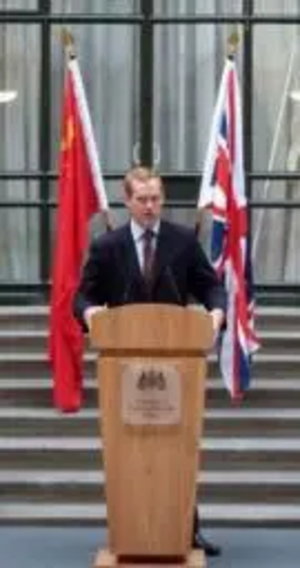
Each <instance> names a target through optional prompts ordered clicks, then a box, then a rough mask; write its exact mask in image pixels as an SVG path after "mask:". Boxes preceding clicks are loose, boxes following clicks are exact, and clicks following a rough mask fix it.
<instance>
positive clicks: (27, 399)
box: [0, 368, 300, 413]
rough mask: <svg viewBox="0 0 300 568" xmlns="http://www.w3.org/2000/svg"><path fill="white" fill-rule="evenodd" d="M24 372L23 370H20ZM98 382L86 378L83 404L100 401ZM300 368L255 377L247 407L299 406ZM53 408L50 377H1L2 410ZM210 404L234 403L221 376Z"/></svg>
mask: <svg viewBox="0 0 300 568" xmlns="http://www.w3.org/2000/svg"><path fill="white" fill-rule="evenodd" d="M19 373H20V371H19ZM97 388H98V387H97V383H96V380H95V379H88V378H87V379H84V380H83V398H84V402H83V407H84V408H96V407H97V405H98V393H97ZM299 391H300V368H299V369H298V377H297V378H296V376H295V378H285V377H282V378H272V376H271V377H270V378H262V376H260V377H257V378H255V377H253V379H252V383H251V388H250V389H249V391H248V392H247V393H246V394H245V397H244V400H243V401H242V402H241V405H242V407H243V408H248V409H255V408H261V407H264V406H267V407H268V408H270V409H276V408H277V409H279V408H287V409H289V408H294V409H297V408H298V406H299V403H298V401H299V394H300V393H299ZM29 406H30V407H32V408H35V409H36V408H45V409H46V408H49V409H50V408H52V407H53V385H52V381H51V380H50V378H44V377H43V376H42V377H41V378H27V375H25V376H23V377H21V376H20V374H19V376H18V378H13V377H12V378H8V376H7V375H6V378H0V413H1V408H9V407H15V408H16V409H19V408H23V407H26V408H28V407H29ZM206 407H207V408H208V409H212V408H224V409H226V408H230V407H234V406H233V403H232V402H231V400H230V396H229V393H228V392H227V390H226V389H225V387H224V383H223V381H222V379H221V378H219V379H213V378H208V379H207V382H206Z"/></svg>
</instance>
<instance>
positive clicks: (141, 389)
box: [120, 359, 182, 426]
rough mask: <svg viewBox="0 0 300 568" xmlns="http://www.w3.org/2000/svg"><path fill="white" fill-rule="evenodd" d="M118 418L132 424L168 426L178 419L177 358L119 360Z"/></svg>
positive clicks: (178, 376) (178, 384)
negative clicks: (120, 417)
mask: <svg viewBox="0 0 300 568" xmlns="http://www.w3.org/2000/svg"><path fill="white" fill-rule="evenodd" d="M120 365H121V367H122V368H121V382H122V386H121V389H122V400H121V405H122V410H121V413H122V419H123V421H124V424H129V425H132V426H170V425H175V424H179V422H180V420H181V404H182V400H181V386H182V385H181V381H180V361H172V362H170V361H167V362H166V361H165V360H161V361H159V360H155V361H152V362H149V360H148V359H144V360H142V359H141V360H139V361H134V362H130V363H128V362H120Z"/></svg>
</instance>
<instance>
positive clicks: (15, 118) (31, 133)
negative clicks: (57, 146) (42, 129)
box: [0, 25, 41, 170]
mask: <svg viewBox="0 0 300 568" xmlns="http://www.w3.org/2000/svg"><path fill="white" fill-rule="evenodd" d="M39 31H40V30H39V29H38V28H37V26H35V25H30V26H29V25H2V26H0V32H1V35H0V37H1V39H0V43H1V48H0V50H1V60H0V77H1V79H0V90H2V91H6V90H9V91H11V90H12V91H16V92H17V98H16V100H14V101H13V102H11V103H9V104H1V105H0V132H1V142H2V143H1V152H0V170H23V169H24V170H26V169H34V168H37V166H38V156H39V147H38V129H39V98H40V84H39V82H40V63H41V62H40V42H39V38H40V33H39Z"/></svg>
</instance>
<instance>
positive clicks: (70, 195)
mask: <svg viewBox="0 0 300 568" xmlns="http://www.w3.org/2000/svg"><path fill="white" fill-rule="evenodd" d="M75 79H76V77H74V72H73V69H72V66H69V68H68V71H67V76H66V84H65V91H64V104H63V117H62V143H61V155H60V174H59V182H58V212H57V225H56V246H55V250H54V262H53V272H52V295H51V308H50V340H49V356H50V361H51V364H52V367H53V374H54V404H55V406H56V407H57V408H59V409H60V410H62V411H64V412H74V411H76V410H78V409H79V408H80V406H81V402H82V355H83V334H82V331H81V329H80V327H79V325H78V323H77V321H76V320H75V319H74V317H73V315H72V301H73V295H74V291H75V289H76V287H77V284H78V280H79V275H80V269H81V265H82V261H83V255H84V251H85V249H86V247H87V245H88V223H89V220H90V217H91V215H92V214H93V213H95V212H96V211H97V210H98V208H99V206H98V201H97V193H96V190H95V186H94V182H93V176H92V170H91V162H90V159H89V153H88V149H87V145H86V137H85V136H84V124H83V122H82V118H81V117H82V113H80V108H79V105H80V99H79V98H78V96H76V84H75Z"/></svg>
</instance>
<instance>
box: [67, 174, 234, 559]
mask: <svg viewBox="0 0 300 568" xmlns="http://www.w3.org/2000/svg"><path fill="white" fill-rule="evenodd" d="M124 193H125V205H126V207H127V209H128V211H129V214H130V222H129V223H127V224H126V225H124V226H122V227H120V228H118V229H116V230H114V231H111V232H109V233H107V234H106V235H103V236H101V237H98V238H97V239H95V240H94V241H93V242H92V244H91V247H90V251H89V255H88V258H87V261H86V263H85V266H84V268H83V272H82V277H81V282H80V284H79V287H78V290H77V293H76V295H75V298H74V314H75V317H76V318H77V319H78V320H79V322H80V323H81V325H82V326H83V329H84V330H86V331H87V330H88V328H89V321H90V318H91V315H92V313H93V312H94V311H95V309H97V308H96V306H99V305H107V306H109V307H112V306H120V305H123V304H128V303H145V302H152V303H167V304H179V305H183V306H185V305H187V304H188V302H189V301H190V299H191V298H194V300H197V301H198V302H199V303H201V304H203V305H204V306H205V307H206V309H207V310H208V311H209V312H210V314H211V317H212V323H213V329H214V333H215V336H217V335H218V333H219V331H220V329H221V327H222V325H223V324H224V318H225V316H224V314H225V304H226V299H225V292H224V289H223V287H222V286H221V284H220V282H219V281H218V279H217V276H216V274H215V272H214V270H213V268H212V267H211V265H210V264H209V262H208V260H207V258H206V256H205V255H204V252H203V250H202V248H201V246H200V245H199V243H198V241H197V239H196V236H195V233H194V231H192V230H190V229H187V228H186V227H183V226H181V225H177V224H175V223H169V222H167V221H164V220H162V219H161V212H162V207H163V204H164V190H163V185H162V180H161V178H160V176H159V175H158V174H157V173H155V172H154V171H153V170H151V169H149V168H145V167H134V168H133V169H131V170H130V171H129V172H128V173H127V175H126V176H125V180H124ZM192 546H193V548H202V549H204V551H205V553H206V554H207V555H211V556H216V555H218V554H220V549H219V548H218V547H216V546H214V545H213V544H211V543H209V542H208V541H207V540H205V539H204V537H203V536H202V534H201V533H200V530H199V519H198V515H197V511H196V509H195V515H194V531H193V537H192Z"/></svg>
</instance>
